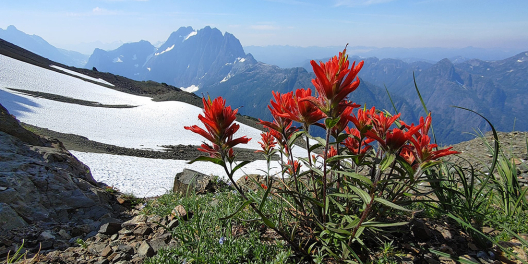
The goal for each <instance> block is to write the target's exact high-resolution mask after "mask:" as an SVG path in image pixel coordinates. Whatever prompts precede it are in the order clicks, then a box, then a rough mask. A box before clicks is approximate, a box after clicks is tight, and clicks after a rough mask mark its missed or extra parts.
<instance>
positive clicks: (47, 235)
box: [38, 230, 55, 241]
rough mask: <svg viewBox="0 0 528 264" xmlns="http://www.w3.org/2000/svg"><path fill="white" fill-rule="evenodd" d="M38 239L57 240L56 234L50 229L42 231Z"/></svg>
mask: <svg viewBox="0 0 528 264" xmlns="http://www.w3.org/2000/svg"><path fill="white" fill-rule="evenodd" d="M38 239H39V240H40V241H44V240H55V236H54V235H53V233H52V232H51V231H50V230H46V231H44V232H42V233H40V235H39V238H38Z"/></svg>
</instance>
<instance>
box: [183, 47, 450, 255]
mask: <svg viewBox="0 0 528 264" xmlns="http://www.w3.org/2000/svg"><path fill="white" fill-rule="evenodd" d="M311 64H312V66H313V69H314V73H315V76H316V77H315V79H313V80H312V83H313V85H314V86H315V88H316V89H315V95H313V94H312V91H311V89H297V90H296V91H295V92H293V91H292V92H288V93H285V94H280V93H278V92H272V95H273V99H272V100H271V101H270V106H268V108H269V110H270V111H271V114H272V116H273V121H271V122H268V121H262V120H261V124H262V125H264V127H265V128H267V129H268V131H267V132H265V133H262V134H261V135H262V141H261V142H259V143H260V145H261V146H262V149H263V150H262V151H261V152H262V153H263V155H264V156H265V157H266V160H267V162H268V171H267V178H266V182H265V184H261V185H260V186H261V188H262V191H261V192H256V193H255V192H252V193H248V192H245V191H244V190H243V189H242V188H241V187H240V186H239V185H238V184H237V183H236V181H235V180H234V178H233V175H234V173H235V172H236V171H237V170H239V169H240V168H242V167H243V166H245V165H246V164H248V163H249V162H247V161H244V162H240V163H239V164H236V163H235V162H234V157H235V153H234V151H233V147H234V146H236V145H238V144H246V143H248V142H249V141H250V140H251V139H249V138H246V137H245V136H243V137H239V138H236V139H234V134H235V133H236V132H237V130H238V129H239V125H238V124H236V123H234V121H235V116H236V113H237V109H234V110H233V109H231V107H230V106H226V105H225V100H224V99H223V98H222V97H218V98H216V99H214V100H211V99H210V98H207V99H206V98H204V99H203V104H204V113H203V115H199V117H198V118H199V119H200V121H201V122H202V123H203V125H204V126H205V130H204V129H202V128H200V127H198V126H196V125H194V126H191V127H185V129H188V130H191V131H193V132H195V133H198V134H200V135H202V136H203V137H204V138H205V139H206V140H207V142H204V143H203V144H202V146H201V148H199V150H200V151H203V152H205V153H207V154H208V156H203V157H199V158H197V159H196V160H194V161H191V163H192V162H195V161H208V162H213V163H215V164H218V165H220V166H222V167H223V168H224V170H225V172H226V175H227V177H228V179H229V181H230V182H231V184H232V186H233V187H234V188H235V189H236V191H237V192H238V193H239V197H240V199H241V206H240V208H238V209H237V210H236V211H235V212H234V213H233V214H232V215H229V216H227V217H226V218H230V217H234V216H235V215H236V214H237V213H238V212H240V211H241V210H243V209H244V208H246V207H249V208H251V210H253V211H254V212H255V213H256V214H257V215H258V216H259V217H260V221H262V223H263V224H264V225H266V226H267V227H269V228H271V229H273V230H274V231H275V232H276V233H277V234H278V235H279V236H280V237H281V238H282V239H284V241H286V242H287V243H288V244H289V245H290V246H291V247H292V249H293V250H294V251H296V252H297V253H298V254H299V255H302V256H305V257H306V258H307V259H312V258H313V257H315V256H321V255H326V256H329V257H332V258H334V259H335V260H337V261H349V260H351V259H353V258H356V259H359V256H358V253H357V252H359V251H358V248H360V249H361V248H363V249H365V248H366V247H365V243H364V241H363V240H364V237H366V236H367V235H368V236H369V237H377V236H379V233H380V232H381V231H382V230H383V228H386V227H392V226H398V225H404V224H406V222H389V221H385V222H384V221H383V219H384V217H383V216H385V215H387V213H389V212H392V211H410V210H409V209H407V208H405V207H404V205H407V204H408V203H410V202H412V200H413V199H412V197H413V196H415V195H419V194H420V190H419V188H418V184H419V183H421V182H423V181H425V180H426V173H425V172H427V171H428V170H431V169H434V168H437V167H439V165H440V161H439V158H441V157H443V156H446V155H451V154H454V153H458V152H456V151H453V150H451V149H450V148H446V149H438V146H437V145H436V144H432V143H431V138H430V136H429V135H428V134H429V129H430V126H431V114H429V115H428V116H427V117H426V118H423V117H422V118H421V119H420V122H419V124H417V125H414V124H411V125H408V124H407V123H405V122H404V121H402V120H401V119H400V118H401V115H400V114H395V115H390V114H389V113H387V112H382V111H379V110H377V109H376V108H375V107H372V108H370V109H367V108H366V107H363V108H361V106H360V105H358V104H356V103H353V102H352V100H353V96H352V92H353V91H354V90H356V89H357V87H358V86H359V83H360V80H359V78H358V77H357V74H358V73H359V72H360V70H361V68H362V66H363V62H360V63H358V64H357V65H356V63H355V62H354V63H352V65H351V66H350V61H349V60H348V56H347V54H346V48H345V49H344V50H343V52H341V53H339V55H338V56H334V57H333V58H331V59H330V60H329V61H328V62H326V63H323V62H319V63H317V62H315V61H311ZM349 66H350V67H349ZM357 108H359V109H357ZM355 109H357V111H354V110H355ZM354 112H355V113H354ZM294 122H295V124H297V123H299V124H300V127H299V128H297V127H294V126H293V125H294ZM314 125H316V126H319V127H322V128H324V129H325V131H326V136H325V138H319V137H313V136H312V135H310V133H309V131H310V127H311V126H314ZM299 138H304V139H305V142H306V147H305V148H306V156H305V157H294V155H293V152H292V149H293V148H294V147H296V145H295V144H294V143H295V142H296V140H297V139H299ZM310 142H312V143H310ZM313 142H315V143H313ZM317 149H319V151H318V153H316V151H317ZM275 153H278V154H279V155H280V157H281V158H280V159H279V162H280V166H281V173H280V176H279V177H271V175H270V174H269V168H270V162H271V156H272V155H274V154H275ZM257 186H258V185H257ZM271 199H277V200H278V201H280V202H281V203H283V205H284V207H283V208H282V209H281V211H280V212H268V211H265V208H266V207H265V204H266V203H268V202H269V201H271ZM272 216H273V217H272ZM286 216H287V217H286Z"/></svg>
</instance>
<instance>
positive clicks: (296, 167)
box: [287, 160, 301, 176]
mask: <svg viewBox="0 0 528 264" xmlns="http://www.w3.org/2000/svg"><path fill="white" fill-rule="evenodd" d="M287 167H288V174H290V175H292V176H293V175H295V174H297V173H299V169H300V168H301V164H300V163H299V161H297V160H296V161H294V162H293V165H292V163H291V161H288V166H287Z"/></svg>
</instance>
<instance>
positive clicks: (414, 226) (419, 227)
mask: <svg viewBox="0 0 528 264" xmlns="http://www.w3.org/2000/svg"><path fill="white" fill-rule="evenodd" d="M409 225H410V226H411V232H412V234H413V236H414V237H415V238H416V239H418V240H420V241H427V240H429V239H431V231H430V230H429V228H428V227H427V225H425V223H424V221H423V220H420V219H416V218H414V219H413V220H411V222H410V223H409Z"/></svg>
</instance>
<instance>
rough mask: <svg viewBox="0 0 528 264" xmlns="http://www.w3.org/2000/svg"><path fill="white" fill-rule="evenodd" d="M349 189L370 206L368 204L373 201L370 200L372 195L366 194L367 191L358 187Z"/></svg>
mask: <svg viewBox="0 0 528 264" xmlns="http://www.w3.org/2000/svg"><path fill="white" fill-rule="evenodd" d="M349 188H350V189H351V190H352V191H353V192H355V193H356V194H357V195H359V197H361V199H362V200H363V201H364V202H365V203H367V204H368V203H370V201H371V200H372V199H371V198H370V195H369V194H368V193H367V192H365V191H363V190H361V189H359V188H358V187H356V186H350V187H349Z"/></svg>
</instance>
